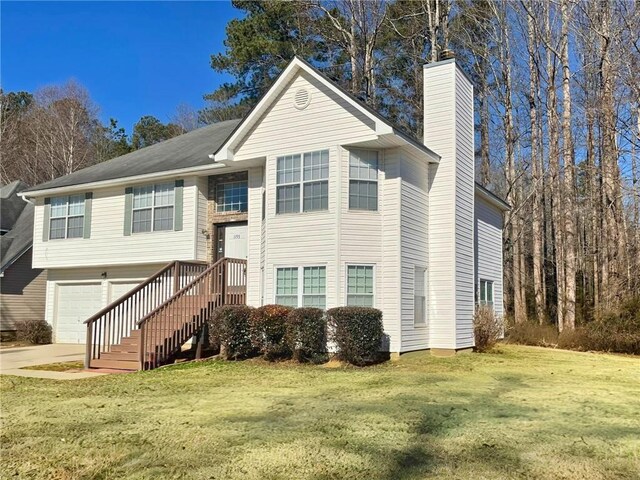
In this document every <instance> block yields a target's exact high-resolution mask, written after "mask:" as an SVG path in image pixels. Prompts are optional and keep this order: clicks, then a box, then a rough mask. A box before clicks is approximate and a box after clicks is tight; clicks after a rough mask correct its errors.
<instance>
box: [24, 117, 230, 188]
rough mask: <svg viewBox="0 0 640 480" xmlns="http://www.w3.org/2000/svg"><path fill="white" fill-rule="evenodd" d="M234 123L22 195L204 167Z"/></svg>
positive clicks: (181, 137)
mask: <svg viewBox="0 0 640 480" xmlns="http://www.w3.org/2000/svg"><path fill="white" fill-rule="evenodd" d="M238 123H240V120H227V121H224V122H219V123H214V124H213V125H207V126H206V127H202V128H198V129H197V130H193V131H191V132H189V133H185V134H183V135H179V136H177V137H174V138H170V139H169V140H165V141H164V142H160V143H156V144H155V145H151V146H149V147H145V148H141V149H140V150H136V151H135V152H131V153H127V154H126V155H122V156H121V157H116V158H112V159H111V160H107V161H106V162H102V163H98V164H96V165H93V166H91V167H87V168H83V169H82V170H78V171H77V172H73V173H71V174H69V175H65V176H64V177H60V178H56V179H54V180H51V181H50V182H46V183H42V184H40V185H36V186H35V187H32V188H30V189H28V190H26V192H30V191H36V190H46V189H50V188H59V187H69V186H72V185H80V184H83V183H92V182H100V181H104V180H113V179H116V178H126V177H133V176H137V175H146V174H149V173H158V172H165V171H170V170H178V169H182V168H190V167H199V166H205V165H207V164H211V163H212V160H211V159H210V158H209V155H210V154H212V153H213V152H215V151H216V150H218V147H220V145H222V143H223V142H224V141H225V140H226V139H227V137H228V136H229V135H230V134H231V132H232V131H233V129H234V128H235V127H236V125H238Z"/></svg>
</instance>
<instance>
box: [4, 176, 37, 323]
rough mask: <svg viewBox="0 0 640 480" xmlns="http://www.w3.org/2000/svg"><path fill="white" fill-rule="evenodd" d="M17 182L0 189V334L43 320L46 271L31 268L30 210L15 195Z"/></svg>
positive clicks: (19, 187)
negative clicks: (24, 322)
mask: <svg viewBox="0 0 640 480" xmlns="http://www.w3.org/2000/svg"><path fill="white" fill-rule="evenodd" d="M26 188H27V185H26V184H24V183H23V182H20V181H15V182H12V183H10V184H8V185H5V186H3V187H0V211H1V212H0V234H2V237H0V331H1V332H3V333H6V332H12V331H14V330H15V325H14V323H15V321H16V320H33V319H35V320H38V319H44V308H45V289H46V284H47V275H46V272H45V271H44V270H42V269H34V268H32V266H31V263H32V259H31V253H32V242H33V210H34V207H33V205H31V204H28V203H26V202H25V201H24V200H23V199H22V198H20V196H19V195H18V193H20V192H22V191H23V190H25V189H26Z"/></svg>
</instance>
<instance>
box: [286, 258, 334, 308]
mask: <svg viewBox="0 0 640 480" xmlns="http://www.w3.org/2000/svg"><path fill="white" fill-rule="evenodd" d="M300 270H302V272H301V274H300ZM326 290H327V273H326V267H287V268H278V269H276V299H275V300H276V303H277V304H279V305H287V306H289V307H299V306H303V307H316V308H322V309H323V310H324V309H325V308H326V304H327V294H326Z"/></svg>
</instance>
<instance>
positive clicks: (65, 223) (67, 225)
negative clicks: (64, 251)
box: [49, 194, 85, 240]
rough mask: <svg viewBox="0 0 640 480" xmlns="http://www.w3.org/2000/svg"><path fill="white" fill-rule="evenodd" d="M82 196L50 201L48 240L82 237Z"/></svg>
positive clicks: (58, 198) (56, 198) (57, 198)
mask: <svg viewBox="0 0 640 480" xmlns="http://www.w3.org/2000/svg"><path fill="white" fill-rule="evenodd" d="M84 198H85V196H84V194H82V195H70V196H68V197H54V198H52V199H51V213H50V219H49V239H50V240H61V239H64V238H82V236H83V235H84Z"/></svg>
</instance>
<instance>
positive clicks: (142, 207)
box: [131, 183, 174, 233]
mask: <svg viewBox="0 0 640 480" xmlns="http://www.w3.org/2000/svg"><path fill="white" fill-rule="evenodd" d="M173 211H174V184H173V183H164V184H160V185H146V186H144V187H134V188H133V211H132V229H131V231H132V232H133V233H140V232H151V231H154V232H157V231H162V230H173Z"/></svg>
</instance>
